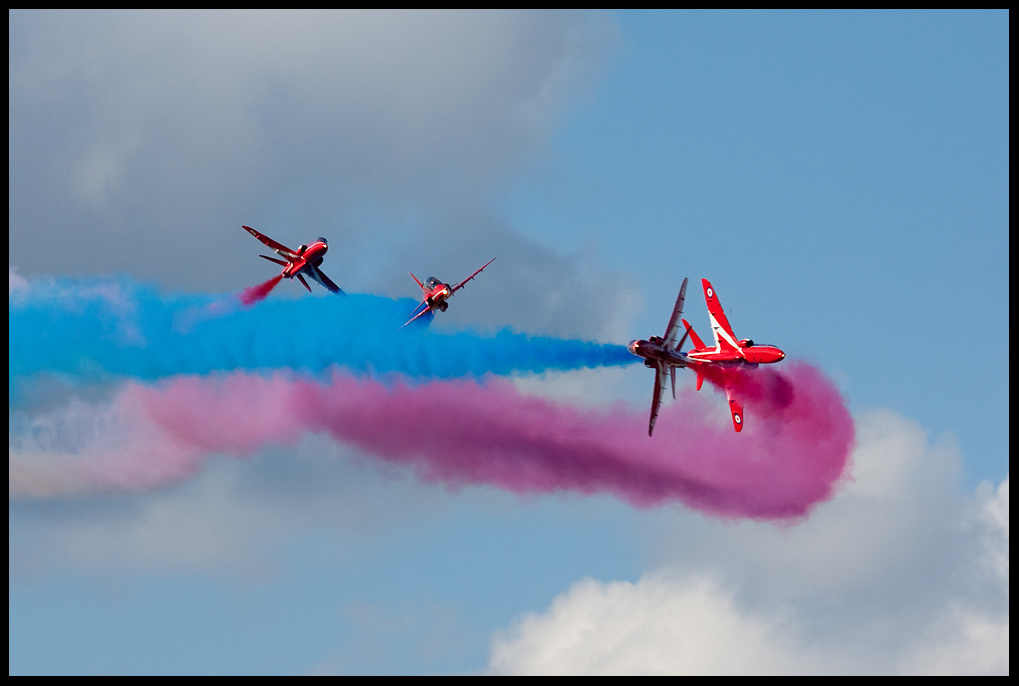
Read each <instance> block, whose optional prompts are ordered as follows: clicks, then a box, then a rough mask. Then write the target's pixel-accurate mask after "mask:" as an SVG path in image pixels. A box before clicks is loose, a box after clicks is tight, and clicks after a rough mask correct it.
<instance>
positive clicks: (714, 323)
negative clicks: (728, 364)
mask: <svg viewBox="0 0 1019 686" xmlns="http://www.w3.org/2000/svg"><path fill="white" fill-rule="evenodd" d="M708 317H709V318H710V319H711V332H712V333H714V334H715V348H716V350H715V352H722V344H721V343H720V342H719V340H718V337H719V336H721V337H722V338H724V339H725V341H726V342H727V343H728V344H729V345H731V346H732V347H733V348H735V349H736V351H737V352H739V353H740V354H741V355H742V352H741V351H740V347H739V343H737V342H736V340H735V339H734V338H733V337H732V336H730V335H729V332H728V331H726V330H725V329H723V328H722V325H721V324H719V323H718V320H717V319H715V315H713V314H711V312H710V311H709V312H708Z"/></svg>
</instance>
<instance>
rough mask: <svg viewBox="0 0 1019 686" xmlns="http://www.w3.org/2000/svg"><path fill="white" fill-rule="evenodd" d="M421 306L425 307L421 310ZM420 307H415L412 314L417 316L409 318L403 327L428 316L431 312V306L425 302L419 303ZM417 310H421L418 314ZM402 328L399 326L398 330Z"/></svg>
mask: <svg viewBox="0 0 1019 686" xmlns="http://www.w3.org/2000/svg"><path fill="white" fill-rule="evenodd" d="M421 305H424V306H425V307H424V309H421ZM421 305H418V306H417V307H415V308H414V312H417V314H414V315H413V316H411V318H410V319H408V320H407V321H406V323H404V325H403V326H407V324H410V323H411V322H412V321H414V320H415V319H417V318H418V317H423V316H424V315H426V314H428V313H429V312H431V311H432V308H431V306H430V305H429V304H428V303H427V302H423V303H421ZM418 310H421V311H420V312H418ZM403 326H401V327H400V328H401V329H402V328H403Z"/></svg>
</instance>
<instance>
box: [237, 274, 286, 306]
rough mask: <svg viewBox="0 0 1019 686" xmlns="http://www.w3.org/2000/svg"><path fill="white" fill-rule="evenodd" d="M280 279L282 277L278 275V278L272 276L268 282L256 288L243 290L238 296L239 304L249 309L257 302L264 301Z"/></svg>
mask: <svg viewBox="0 0 1019 686" xmlns="http://www.w3.org/2000/svg"><path fill="white" fill-rule="evenodd" d="M282 279H283V275H282V274H280V275H279V276H274V277H272V278H271V279H269V280H268V281H265V282H263V283H260V284H258V285H257V286H252V287H251V288H245V289H244V290H243V291H242V292H241V294H240V299H241V303H243V304H244V306H245V307H250V306H251V305H254V304H255V303H257V302H258V301H259V300H265V298H266V296H268V295H269V293H270V292H272V289H274V288H276V284H278V283H279V282H280V281H281V280H282Z"/></svg>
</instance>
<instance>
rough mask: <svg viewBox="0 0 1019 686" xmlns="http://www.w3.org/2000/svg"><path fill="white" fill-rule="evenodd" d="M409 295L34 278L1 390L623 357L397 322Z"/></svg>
mask: <svg viewBox="0 0 1019 686" xmlns="http://www.w3.org/2000/svg"><path fill="white" fill-rule="evenodd" d="M415 304H416V303H415V302H414V301H411V300H409V299H402V300H392V299H389V298H383V297H378V296H372V295H357V294H354V295H350V296H348V297H345V298H344V297H332V296H330V297H303V298H301V299H299V300H294V301H280V300H274V301H263V302H261V303H259V304H258V305H256V306H254V307H252V308H251V309H241V308H240V306H239V303H238V302H237V301H236V298H234V297H232V296H219V297H210V296H196V295H172V296H166V295H160V294H159V293H158V291H157V290H156V289H155V287H154V286H151V285H146V284H139V283H137V282H135V281H133V280H131V279H130V278H127V277H123V278H120V279H115V280H114V279H106V280H99V279H93V280H72V279H56V280H38V281H33V282H30V284H29V286H28V287H27V288H19V289H14V288H12V290H11V293H10V298H9V309H8V323H9V349H8V350H9V358H8V374H9V376H8V379H9V389H8V390H9V398H10V399H11V402H13V400H14V398H15V397H16V396H17V392H16V387H17V385H18V383H20V380H25V379H27V378H28V377H31V376H33V375H36V374H39V373H43V372H48V373H50V374H54V375H56V376H58V377H60V378H62V379H64V380H66V381H69V382H72V383H90V382H96V381H103V380H108V379H111V378H118V377H132V378H138V379H156V378H160V377H164V376H169V375H174V374H205V373H209V372H213V371H229V370H238V369H242V370H267V369H278V368H290V369H294V370H297V371H300V372H306V373H307V372H310V373H318V372H322V371H324V370H326V369H327V368H329V367H330V366H331V365H340V366H342V367H346V368H347V369H349V370H351V371H353V372H355V373H387V372H400V373H403V374H405V375H408V376H412V377H431V378H448V377H458V376H472V375H473V376H481V375H483V374H488V373H492V374H500V375H506V374H512V373H519V372H542V371H546V370H551V369H556V370H566V369H578V368H582V367H597V366H603V365H621V364H629V363H631V362H633V361H634V359H635V358H633V356H632V355H630V354H628V353H627V351H626V349H625V348H624V347H622V346H618V345H604V344H599V343H591V342H586V341H577V340H560V339H556V338H547V337H538V336H527V335H524V334H520V333H514V332H511V331H506V330H504V331H500V332H499V333H497V334H495V335H493V336H483V335H479V334H475V333H470V332H461V333H454V334H437V333H434V332H428V331H427V328H428V321H426V320H428V319H429V317H427V316H426V317H422V318H421V319H420V320H418V322H415V324H414V325H412V326H409V327H407V328H405V329H403V330H400V331H398V330H397V329H398V328H399V327H400V325H402V324H403V323H404V321H406V319H407V317H408V314H409V313H410V311H411V310H412V309H413V308H414V305H415Z"/></svg>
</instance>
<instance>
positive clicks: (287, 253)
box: [242, 226, 297, 257]
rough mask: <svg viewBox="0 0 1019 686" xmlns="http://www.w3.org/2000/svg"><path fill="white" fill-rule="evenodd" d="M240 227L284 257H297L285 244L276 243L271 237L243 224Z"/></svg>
mask: <svg viewBox="0 0 1019 686" xmlns="http://www.w3.org/2000/svg"><path fill="white" fill-rule="evenodd" d="M242 228H243V229H244V230H245V231H247V232H248V233H250V234H251V235H252V236H254V237H255V238H257V239H258V240H260V241H262V243H264V244H265V245H267V246H269V247H270V248H272V249H273V250H275V251H276V252H278V253H279V254H280V255H283V256H284V257H297V253H296V252H294V251H293V250H291V249H290V248H288V247H287V246H285V245H283V244H282V243H277V242H276V241H274V240H273V239H271V238H269V237H268V236H266V235H264V234H260V233H259V232H257V231H255V230H254V229H253V228H251V227H250V226H245V227H242Z"/></svg>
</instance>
